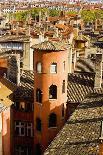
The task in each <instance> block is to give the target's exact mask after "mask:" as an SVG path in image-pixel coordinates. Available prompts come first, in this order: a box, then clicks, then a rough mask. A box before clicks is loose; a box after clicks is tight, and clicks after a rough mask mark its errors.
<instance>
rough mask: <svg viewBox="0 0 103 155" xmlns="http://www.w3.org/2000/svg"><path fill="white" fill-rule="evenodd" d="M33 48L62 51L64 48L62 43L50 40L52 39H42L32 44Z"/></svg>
mask: <svg viewBox="0 0 103 155" xmlns="http://www.w3.org/2000/svg"><path fill="white" fill-rule="evenodd" d="M32 48H33V49H38V50H50V51H63V50H65V46H64V43H63V44H62V42H52V41H44V42H42V43H39V44H35V45H33V46H32Z"/></svg>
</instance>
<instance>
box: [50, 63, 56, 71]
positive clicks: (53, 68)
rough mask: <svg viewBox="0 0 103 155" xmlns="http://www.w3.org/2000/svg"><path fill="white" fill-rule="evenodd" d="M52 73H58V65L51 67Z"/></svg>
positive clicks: (54, 64) (53, 64)
mask: <svg viewBox="0 0 103 155" xmlns="http://www.w3.org/2000/svg"><path fill="white" fill-rule="evenodd" d="M50 73H57V63H54V62H53V63H52V64H51V65H50Z"/></svg>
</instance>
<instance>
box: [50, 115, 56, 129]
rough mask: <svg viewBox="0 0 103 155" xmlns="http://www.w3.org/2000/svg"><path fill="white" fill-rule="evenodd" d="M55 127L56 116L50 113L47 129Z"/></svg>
mask: <svg viewBox="0 0 103 155" xmlns="http://www.w3.org/2000/svg"><path fill="white" fill-rule="evenodd" d="M56 126H57V116H56V114H55V113H51V114H50V115H49V127H56Z"/></svg>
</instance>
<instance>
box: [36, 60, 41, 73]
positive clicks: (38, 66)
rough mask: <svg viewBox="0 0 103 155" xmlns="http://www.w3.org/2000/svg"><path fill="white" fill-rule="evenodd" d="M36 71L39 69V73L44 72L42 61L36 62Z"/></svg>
mask: <svg viewBox="0 0 103 155" xmlns="http://www.w3.org/2000/svg"><path fill="white" fill-rule="evenodd" d="M36 71H37V73H41V72H42V64H41V62H38V63H37V64H36Z"/></svg>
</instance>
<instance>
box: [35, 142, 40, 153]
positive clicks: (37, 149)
mask: <svg viewBox="0 0 103 155" xmlns="http://www.w3.org/2000/svg"><path fill="white" fill-rule="evenodd" d="M35 154H37V155H41V145H40V144H39V143H38V144H36V147H35Z"/></svg>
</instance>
